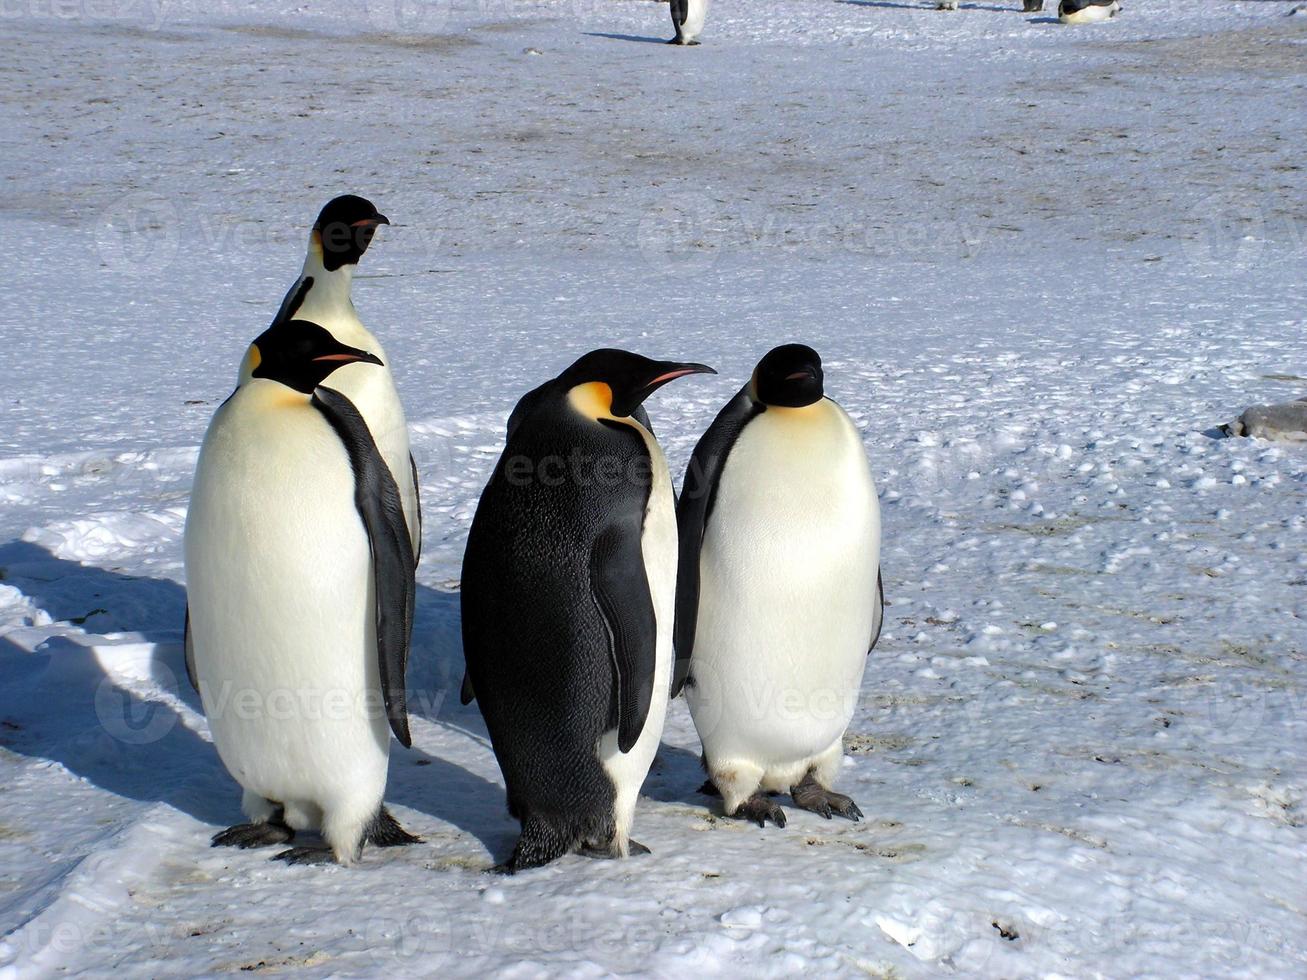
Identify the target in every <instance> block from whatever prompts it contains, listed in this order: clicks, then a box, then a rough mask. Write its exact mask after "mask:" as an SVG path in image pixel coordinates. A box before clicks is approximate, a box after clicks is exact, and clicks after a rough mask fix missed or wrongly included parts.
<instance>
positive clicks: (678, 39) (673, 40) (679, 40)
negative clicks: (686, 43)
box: [667, 37, 681, 44]
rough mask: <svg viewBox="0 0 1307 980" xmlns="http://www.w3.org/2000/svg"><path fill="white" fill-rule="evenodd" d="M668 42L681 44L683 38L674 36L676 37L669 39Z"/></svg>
mask: <svg viewBox="0 0 1307 980" xmlns="http://www.w3.org/2000/svg"><path fill="white" fill-rule="evenodd" d="M667 43H668V44H680V43H681V39H680V38H679V37H674V38H672V39H671V40H670V41H668V42H667Z"/></svg>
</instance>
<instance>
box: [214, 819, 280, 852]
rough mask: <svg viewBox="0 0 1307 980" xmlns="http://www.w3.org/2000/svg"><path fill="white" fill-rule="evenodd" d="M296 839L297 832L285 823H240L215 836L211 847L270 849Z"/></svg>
mask: <svg viewBox="0 0 1307 980" xmlns="http://www.w3.org/2000/svg"><path fill="white" fill-rule="evenodd" d="M294 837H295V831H293V830H291V829H290V828H289V827H287V826H286V825H285V824H284V823H274V822H273V821H271V820H269V821H268V822H266V823H238V824H237V825H236V826H235V827H228V828H227V829H226V830H223V831H220V832H219V833H216V834H214V835H213V837H212V838H210V840H209V846H210V847H239V848H242V849H244V848H249V847H270V846H272V845H273V844H285V843H287V842H289V841H291V840H293V839H294Z"/></svg>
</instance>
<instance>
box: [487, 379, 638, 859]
mask: <svg viewBox="0 0 1307 980" xmlns="http://www.w3.org/2000/svg"><path fill="white" fill-rule="evenodd" d="M560 387H561V386H548V385H547V386H545V387H543V388H539V389H536V390H535V391H533V392H531V393H530V394H528V395H527V396H526V397H524V398H523V399H522V401H521V402H520V403H519V406H518V408H517V409H516V410H515V411H514V413H513V417H512V419H511V421H510V423H509V434H508V443H507V445H506V447H505V449H504V453H503V455H502V456H501V457H500V460H499V463H498V464H497V465H496V467H495V471H494V473H493V475H492V476H491V478H490V482H489V483H488V484H487V486H486V489H485V491H484V492H483V493H482V496H481V502H480V504H479V505H478V507H477V512H476V517H475V518H474V519H473V522H472V529H471V531H470V533H469V535H468V543H467V552H466V554H465V556H464V560H463V580H462V612H463V648H464V654H465V656H466V658H467V668H468V674H469V676H470V678H471V681H472V689H473V691H474V692H475V697H476V700H477V702H478V704H479V705H480V707H481V713H482V715H483V716H484V718H485V720H486V726H487V728H488V729H489V730H490V736H491V741H492V743H493V745H494V750H495V756H496V758H497V759H498V760H499V765H500V769H501V770H502V771H503V773H504V780H505V783H506V785H507V789H508V807H509V812H510V813H512V814H513V816H515V817H517V818H518V819H521V820H523V821H525V820H527V819H528V817H532V816H534V817H536V818H543V819H544V820H546V821H548V822H549V823H550V824H551V825H552V826H553V827H554V829H555V830H556V831H558V832H560V833H561V834H562V836H563V837H566V838H570V839H572V840H573V841H580V840H594V841H596V842H603V841H605V840H606V839H607V838H608V837H609V836H611V833H612V820H613V801H614V789H613V785H612V781H611V780H610V779H609V777H608V775H607V773H606V772H605V771H604V769H603V766H602V764H601V763H600V762H599V759H598V757H597V756H596V747H597V745H598V742H599V739H600V738H601V736H602V735H603V734H604V733H605V732H607V731H610V730H612V729H613V728H615V727H616V726H617V717H616V714H615V705H616V695H615V684H616V678H615V673H614V666H613V662H612V655H611V653H610V650H611V639H610V634H609V627H608V625H607V621H606V620H605V618H604V616H603V613H602V612H601V609H600V605H599V603H598V601H597V599H596V595H595V592H594V590H593V586H592V566H591V562H592V552H593V549H594V545H595V542H596V539H597V538H598V537H599V536H600V534H601V533H603V532H604V531H605V529H609V533H611V528H612V526H613V525H614V524H616V525H618V526H620V527H622V528H627V529H630V533H632V534H636V535H638V534H639V533H640V531H641V529H642V528H643V522H644V512H645V508H646V506H647V504H648V500H649V492H650V486H651V460H650V457H649V452H648V449H647V447H646V446H645V443H644V439H643V438H642V436H641V435H640V433H639V432H637V431H636V430H635V429H633V428H632V427H631V426H629V425H626V424H624V423H621V422H613V421H608V422H602V421H594V420H591V419H588V418H585V417H584V416H582V415H581V414H579V413H578V412H576V411H575V410H573V409H572V408H571V407H570V406H569V404H568V403H567V393H566V391H564V390H559V388H560ZM636 553H637V554H638V553H639V549H638V542H637V548H636ZM639 577H640V579H641V580H642V581H643V567H641V569H640V576H639ZM645 592H646V596H645V601H646V602H648V601H649V600H648V597H647V582H646V584H645Z"/></svg>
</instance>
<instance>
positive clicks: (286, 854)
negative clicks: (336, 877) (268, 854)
mask: <svg viewBox="0 0 1307 980" xmlns="http://www.w3.org/2000/svg"><path fill="white" fill-rule="evenodd" d="M272 859H273V860H274V861H285V862H286V863H287V864H335V863H336V856H335V855H334V854H333V853H332V852H331V848H330V847H328V846H327V845H326V844H315V845H313V846H311V847H292V848H291V849H290V850H289V851H282V852H281V853H280V854H274V855H273V856H272Z"/></svg>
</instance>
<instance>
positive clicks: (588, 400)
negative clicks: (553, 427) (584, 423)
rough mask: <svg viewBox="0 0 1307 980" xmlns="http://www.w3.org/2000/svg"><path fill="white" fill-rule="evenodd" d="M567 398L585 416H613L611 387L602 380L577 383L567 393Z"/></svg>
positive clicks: (600, 417) (597, 417)
mask: <svg viewBox="0 0 1307 980" xmlns="http://www.w3.org/2000/svg"><path fill="white" fill-rule="evenodd" d="M567 400H568V401H569V402H571V404H572V408H574V409H576V411H578V412H580V413H581V414H582V415H584V416H586V417H587V418H592V419H596V420H598V419H605V418H607V419H610V418H613V389H612V388H610V387H608V385H606V384H604V383H603V382H602V381H590V382H587V383H586V384H583V385H577V386H576V387H575V388H573V389H572V390H571V391H569V392H568V393H567Z"/></svg>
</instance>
